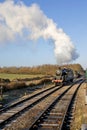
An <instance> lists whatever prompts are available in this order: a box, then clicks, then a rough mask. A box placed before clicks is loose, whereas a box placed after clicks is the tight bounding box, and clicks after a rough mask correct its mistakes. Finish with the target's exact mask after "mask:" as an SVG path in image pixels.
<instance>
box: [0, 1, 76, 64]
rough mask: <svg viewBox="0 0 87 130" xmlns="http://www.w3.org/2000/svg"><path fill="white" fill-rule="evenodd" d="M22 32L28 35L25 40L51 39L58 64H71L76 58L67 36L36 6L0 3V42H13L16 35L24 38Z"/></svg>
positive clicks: (9, 2) (7, 2)
mask: <svg viewBox="0 0 87 130" xmlns="http://www.w3.org/2000/svg"><path fill="white" fill-rule="evenodd" d="M24 30H27V33H28V35H26V38H28V39H31V40H37V39H39V38H40V37H42V38H44V39H52V41H53V42H54V46H55V48H54V53H55V57H56V60H57V63H58V64H62V63H68V62H71V61H72V60H75V59H76V58H77V57H78V54H77V52H76V49H75V47H74V45H73V44H72V42H71V40H70V38H69V36H67V35H66V34H65V33H64V32H63V30H62V29H60V28H57V26H56V23H54V22H53V20H52V19H49V18H48V17H47V16H46V15H45V14H44V13H43V11H42V10H41V9H40V7H39V6H38V5H37V4H32V5H31V6H30V7H28V6H26V5H24V3H22V2H19V3H18V4H15V3H14V1H12V0H8V1H5V2H3V3H0V36H1V37H0V42H6V41H7V40H13V39H15V38H16V35H19V36H20V37H21V38H25V34H24Z"/></svg>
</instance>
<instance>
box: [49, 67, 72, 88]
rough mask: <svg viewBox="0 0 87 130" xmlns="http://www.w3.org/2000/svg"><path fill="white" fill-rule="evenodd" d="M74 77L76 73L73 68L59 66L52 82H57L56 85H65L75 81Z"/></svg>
mask: <svg viewBox="0 0 87 130" xmlns="http://www.w3.org/2000/svg"><path fill="white" fill-rule="evenodd" d="M73 79H74V73H73V70H72V69H67V68H63V69H61V68H59V69H58V70H57V71H56V75H55V77H54V79H53V80H52V82H54V83H55V86H57V85H65V84H67V83H70V82H73Z"/></svg>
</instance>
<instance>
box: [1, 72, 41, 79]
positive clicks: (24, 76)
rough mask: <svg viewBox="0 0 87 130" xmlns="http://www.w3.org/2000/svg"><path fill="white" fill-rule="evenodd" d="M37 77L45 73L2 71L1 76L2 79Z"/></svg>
mask: <svg viewBox="0 0 87 130" xmlns="http://www.w3.org/2000/svg"><path fill="white" fill-rule="evenodd" d="M35 77H43V75H40V74H38V75H29V74H7V73H0V78H2V79H10V80H13V79H17V78H18V79H24V78H35Z"/></svg>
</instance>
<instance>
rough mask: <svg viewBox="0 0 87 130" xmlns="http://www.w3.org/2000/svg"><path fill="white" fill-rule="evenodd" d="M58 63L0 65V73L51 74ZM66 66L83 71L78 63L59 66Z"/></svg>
mask: <svg viewBox="0 0 87 130" xmlns="http://www.w3.org/2000/svg"><path fill="white" fill-rule="evenodd" d="M58 67H59V66H58V65H50V64H45V65H39V66H33V67H0V73H7V74H43V75H53V74H55V72H56V70H57V69H58ZM63 67H67V68H71V69H73V70H74V71H79V72H83V71H84V70H83V68H82V66H81V65H80V64H68V65H63V66H61V68H63Z"/></svg>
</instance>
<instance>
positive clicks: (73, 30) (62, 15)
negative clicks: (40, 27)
mask: <svg viewBox="0 0 87 130" xmlns="http://www.w3.org/2000/svg"><path fill="white" fill-rule="evenodd" d="M14 2H15V3H14ZM14 2H13V3H14V4H13V6H15V5H16V4H17V2H18V0H14ZM22 2H23V5H24V6H25V7H26V8H29V7H31V6H32V4H34V3H35V4H36V5H37V6H38V7H39V11H42V12H43V14H44V15H45V16H46V17H47V19H46V20H49V19H51V20H53V24H56V28H58V29H59V28H61V29H62V30H63V32H62V34H64V33H65V34H66V35H67V36H69V38H70V39H71V41H72V44H73V45H74V47H75V49H76V52H77V53H78V54H79V57H78V58H77V56H76V55H74V54H73V55H74V57H75V60H73V55H72V57H71V59H66V63H79V64H81V65H82V67H84V68H86V67H87V60H86V53H87V36H86V35H87V1H86V0H84V1H83V0H80V1H79V0H22ZM3 3H5V1H4V0H0V4H1V5H0V6H3V8H4V7H5V8H6V5H5V4H3ZM19 3H20V2H19ZM17 5H19V4H17ZM13 6H11V9H12V7H13ZM3 8H2V10H0V11H2V12H4V9H3ZM35 9H37V7H35ZM18 10H20V9H18ZM29 13H30V12H29ZM0 15H2V17H3V18H6V14H4V13H3V14H0ZM7 15H9V14H7ZM13 15H14V14H13ZM22 15H23V14H22ZM29 15H31V14H29ZM44 15H43V17H44ZM35 16H36V14H35ZM40 17H41V15H40ZM40 17H38V19H39V18H40ZM41 18H42V17H41ZM35 20H37V19H35ZM9 21H10V20H9ZM1 22H3V21H1ZM6 22H7V21H6ZM10 22H11V24H12V26H8V29H9V28H11V30H10V29H9V30H7V32H8V31H12V32H11V33H10V32H9V35H8V34H7V33H5V31H2V32H0V35H1V37H4V40H3V39H1V40H0V66H36V65H42V64H58V61H59V60H61V59H60V58H59V56H56V57H57V60H56V57H55V55H58V54H59V53H57V54H54V48H56V47H55V46H56V44H54V43H53V42H54V41H56V39H55V38H54V36H53V34H52V33H51V34H52V38H50V37H51V35H50V34H49V38H46V39H45V40H44V38H42V37H39V38H36V37H34V38H33V39H34V40H31V39H28V38H24V37H26V36H25V35H28V36H29V33H30V32H28V34H27V29H26V28H24V25H22V26H23V28H22V29H23V32H22V33H23V35H22V36H21V32H20V31H19V30H21V28H18V27H19V26H18V27H17V26H15V27H13V26H14V25H15V24H13V23H12V22H14V21H10ZM39 22H40V21H39ZM7 23H8V22H7ZM7 23H6V26H5V27H7ZM40 24H41V22H40ZM43 24H44V23H43ZM0 25H1V26H2V25H4V24H2V23H1V24H0ZM47 26H48V25H47ZM15 28H18V30H17V29H15ZM6 29H7V28H6ZM28 29H29V28H28ZM33 31H34V29H33ZM14 32H16V33H15V35H16V36H15V38H13V37H14V34H12V33H14ZM37 33H38V32H37ZM55 33H56V32H55ZM33 34H34V32H33ZM4 35H5V36H4ZM6 35H7V36H6ZM11 35H12V36H11ZM35 36H36V33H35ZM46 36H47V35H46ZM7 37H8V38H7ZM43 37H44V35H43ZM61 37H62V36H61ZM12 38H13V40H12ZM35 38H36V39H35ZM52 40H53V41H52ZM60 44H61V43H60ZM60 44H59V43H58V47H59V46H60ZM66 44H67V43H66ZM69 45H71V43H70V44H69ZM63 49H64V47H63ZM65 49H67V46H66V48H65ZM56 51H58V49H56ZM74 52H75V51H74V50H73V53H74ZM76 52H75V53H76ZM71 53H72V52H71ZM61 55H62V53H61ZM58 58H59V59H58ZM65 58H66V57H65ZM61 61H63V62H65V61H64V60H63V58H62V60H61ZM69 61H70V62H69Z"/></svg>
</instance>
